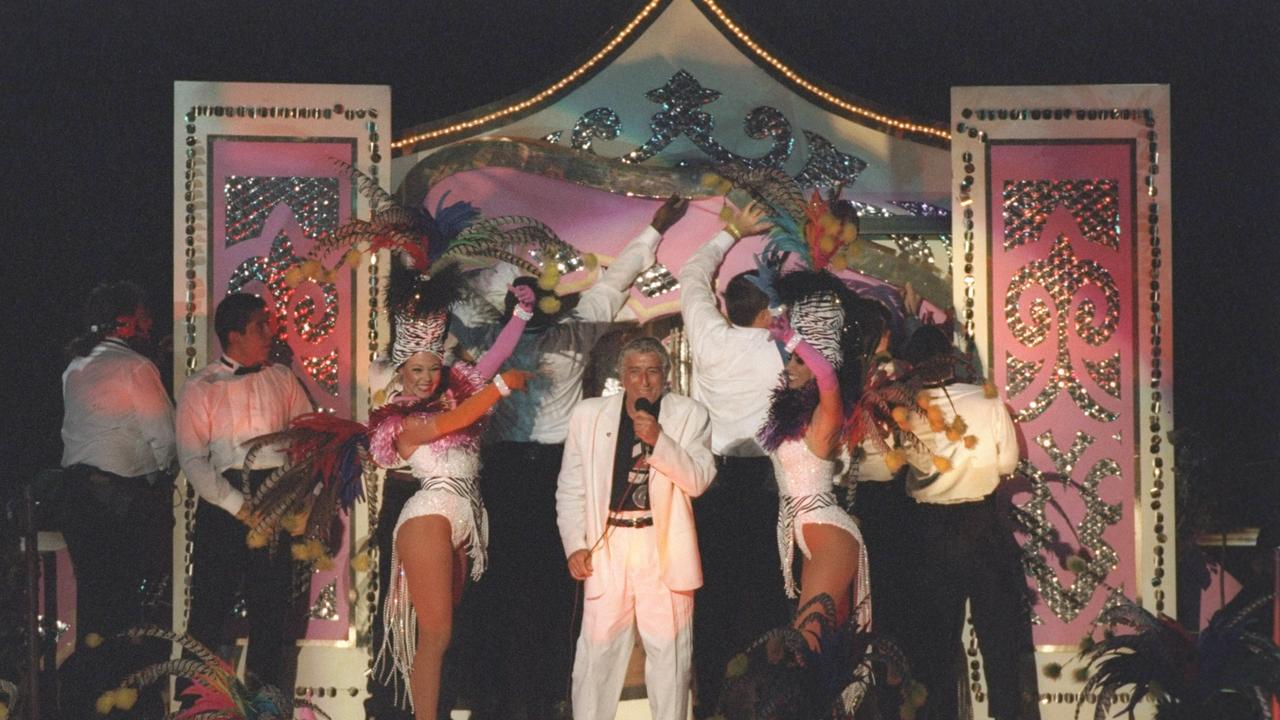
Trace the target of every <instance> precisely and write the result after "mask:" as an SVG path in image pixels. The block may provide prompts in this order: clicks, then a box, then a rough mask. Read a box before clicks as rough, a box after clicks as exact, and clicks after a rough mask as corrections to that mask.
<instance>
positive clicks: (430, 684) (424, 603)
mask: <svg viewBox="0 0 1280 720" xmlns="http://www.w3.org/2000/svg"><path fill="white" fill-rule="evenodd" d="M396 550H397V553H398V554H399V556H400V562H401V563H403V564H404V575H405V580H406V581H407V582H408V585H409V599H410V601H411V602H412V603H413V609H414V611H415V612H416V613H417V615H418V646H417V652H416V653H415V654H414V657H413V678H412V682H411V683H410V686H409V693H410V694H411V695H412V697H413V708H414V717H415V718H416V719H417V720H435V717H436V704H437V703H438V702H439V699H440V668H441V665H442V664H443V662H444V652H445V649H446V648H448V647H449V636H450V634H451V633H452V631H453V565H454V562H455V560H454V552H453V542H452V532H451V530H450V527H449V521H448V519H446V518H445V517H443V516H441V515H423V516H420V517H416V518H413V519H412V520H407V521H406V522H405V523H404V524H403V525H401V526H400V531H399V533H398V535H397V537H396Z"/></svg>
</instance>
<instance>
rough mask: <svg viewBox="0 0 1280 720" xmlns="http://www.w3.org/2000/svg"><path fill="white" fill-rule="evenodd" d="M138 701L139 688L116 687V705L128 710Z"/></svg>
mask: <svg viewBox="0 0 1280 720" xmlns="http://www.w3.org/2000/svg"><path fill="white" fill-rule="evenodd" d="M137 702H138V688H135V687H128V686H125V687H120V688H116V707H118V708H120V709H121V710H128V709H130V708H132V707H133V706H134V705H136V704H137Z"/></svg>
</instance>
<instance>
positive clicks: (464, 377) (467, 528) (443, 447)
mask: <svg viewBox="0 0 1280 720" xmlns="http://www.w3.org/2000/svg"><path fill="white" fill-rule="evenodd" d="M483 384H484V383H483V380H482V379H481V378H480V377H479V376H478V375H477V374H476V373H475V372H474V370H473V369H472V368H471V367H470V366H469V365H463V364H457V365H453V366H451V367H450V370H449V382H448V388H449V389H448V390H447V391H446V392H445V393H444V394H443V396H442V397H441V398H440V399H439V400H438V402H435V403H432V404H431V406H430V407H429V408H428V409H425V410H423V411H421V412H418V411H415V412H409V413H404V414H400V413H391V414H387V415H382V416H378V417H375V418H371V419H370V424H371V425H372V426H373V427H372V428H371V432H370V435H371V438H370V451H371V453H372V455H373V457H374V459H375V460H377V462H378V463H379V464H380V465H384V466H387V465H398V464H401V463H402V462H403V460H402V459H401V458H400V457H399V454H398V453H397V451H396V449H395V441H396V438H397V437H398V436H399V435H400V432H401V430H402V429H403V427H404V420H405V419H406V418H407V417H412V416H415V415H418V416H423V417H426V416H430V415H433V414H436V413H440V412H446V411H448V410H452V409H453V408H455V407H457V404H458V403H460V402H462V401H463V400H465V399H466V398H468V397H470V396H471V395H472V394H474V393H475V392H476V391H477V390H479V389H480V388H481V387H483ZM482 429H483V422H477V423H474V424H473V425H471V426H470V427H467V428H465V429H463V430H460V431H458V432H455V433H451V434H449V435H445V436H444V437H441V438H438V439H436V440H434V441H432V442H430V443H426V444H423V445H419V446H418V447H417V449H415V450H414V451H413V453H412V454H411V455H410V456H409V459H408V465H409V469H410V470H411V471H412V473H413V476H414V477H415V478H417V479H418V482H419V483H420V484H421V487H420V488H419V490H418V491H417V492H416V493H414V494H413V496H412V497H410V498H409V500H408V502H406V503H405V505H404V509H403V510H401V512H400V517H399V519H397V520H396V527H395V532H394V533H393V540H392V551H391V578H390V579H389V582H390V583H391V584H390V586H389V587H388V589H387V599H386V605H385V607H384V611H383V617H384V618H385V622H386V632H385V633H384V634H383V641H382V647H381V648H380V649H379V650H378V658H377V661H376V663H375V665H376V667H377V668H379V669H380V670H381V671H382V672H384V673H385V674H386V675H388V676H389V678H388V681H393V680H394V679H395V678H394V677H393V676H395V675H398V676H399V677H400V678H402V679H403V680H404V683H405V685H404V686H405V687H406V688H407V687H408V685H409V681H410V671H411V669H412V667H413V657H414V654H415V653H416V650H417V642H416V640H417V622H418V618H417V613H416V612H415V611H414V608H413V603H412V602H411V600H410V597H409V585H408V581H407V580H406V578H405V575H404V565H403V564H402V563H401V562H400V556H399V547H398V543H397V542H396V540H395V538H398V537H399V534H400V527H401V526H402V525H404V524H405V523H406V522H408V521H409V520H412V519H413V518H417V517H423V516H426V515H439V516H441V517H444V518H445V519H447V520H448V521H449V529H450V534H451V542H452V544H453V547H454V548H461V547H465V548H466V549H467V555H468V556H469V557H470V559H471V578H472V579H473V580H478V579H480V576H481V575H483V574H484V570H485V566H486V561H487V557H488V555H487V548H488V544H489V514H488V512H487V511H486V510H485V508H484V503H483V501H482V500H481V498H480V486H479V484H478V483H477V478H478V477H479V475H480V444H479V436H480V432H481V430H482ZM408 697H409V700H410V703H412V696H408Z"/></svg>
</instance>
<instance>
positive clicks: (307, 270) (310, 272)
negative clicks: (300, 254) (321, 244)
mask: <svg viewBox="0 0 1280 720" xmlns="http://www.w3.org/2000/svg"><path fill="white" fill-rule="evenodd" d="M323 271H324V266H323V265H321V264H320V261H319V260H315V259H311V260H307V261H306V262H304V263H302V274H303V275H305V276H307V277H309V278H315V277H316V276H318V275H319V274H320V273H321V272H323Z"/></svg>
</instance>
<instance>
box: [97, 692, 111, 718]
mask: <svg viewBox="0 0 1280 720" xmlns="http://www.w3.org/2000/svg"><path fill="white" fill-rule="evenodd" d="M115 706H116V691H115V690H108V691H106V692H104V693H102V694H101V695H99V696H98V702H97V703H95V704H94V708H95V709H96V710H97V711H98V714H99V715H110V714H111V710H112V709H113V708H114V707H115Z"/></svg>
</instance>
